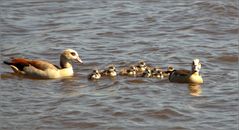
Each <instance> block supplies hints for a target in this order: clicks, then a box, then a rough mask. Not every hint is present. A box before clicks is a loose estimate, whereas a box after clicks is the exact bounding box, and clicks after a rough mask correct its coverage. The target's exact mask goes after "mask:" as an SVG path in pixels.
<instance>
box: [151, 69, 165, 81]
mask: <svg viewBox="0 0 239 130" xmlns="http://www.w3.org/2000/svg"><path fill="white" fill-rule="evenodd" d="M152 77H154V78H160V79H163V78H164V75H163V71H162V70H161V69H160V68H158V67H155V68H153V69H152Z"/></svg>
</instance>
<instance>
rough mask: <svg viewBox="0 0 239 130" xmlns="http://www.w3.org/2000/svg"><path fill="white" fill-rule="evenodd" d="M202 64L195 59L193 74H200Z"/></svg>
mask: <svg viewBox="0 0 239 130" xmlns="http://www.w3.org/2000/svg"><path fill="white" fill-rule="evenodd" d="M201 66H202V65H201V63H200V61H199V59H194V60H193V62H192V72H199V71H200V69H201Z"/></svg>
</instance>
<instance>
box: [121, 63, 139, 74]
mask: <svg viewBox="0 0 239 130" xmlns="http://www.w3.org/2000/svg"><path fill="white" fill-rule="evenodd" d="M119 74H120V75H122V76H136V67H135V66H134V65H131V66H130V67H129V68H123V69H121V70H120V72H119Z"/></svg>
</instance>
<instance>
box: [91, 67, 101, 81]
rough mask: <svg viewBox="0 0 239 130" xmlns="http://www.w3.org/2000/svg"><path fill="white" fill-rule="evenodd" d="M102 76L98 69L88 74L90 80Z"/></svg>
mask: <svg viewBox="0 0 239 130" xmlns="http://www.w3.org/2000/svg"><path fill="white" fill-rule="evenodd" d="M100 78H101V74H100V72H99V70H98V69H95V70H93V72H92V73H91V74H90V75H89V76H88V79H90V80H97V79H100Z"/></svg>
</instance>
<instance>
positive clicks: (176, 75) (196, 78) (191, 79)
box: [169, 59, 203, 84]
mask: <svg viewBox="0 0 239 130" xmlns="http://www.w3.org/2000/svg"><path fill="white" fill-rule="evenodd" d="M200 69H201V63H200V61H199V59H195V60H193V62H192V70H191V71H189V70H174V71H172V72H171V74H170V75H169V81H171V82H178V83H196V84H201V83H203V79H202V76H201V75H200V73H199V71H200Z"/></svg>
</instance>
